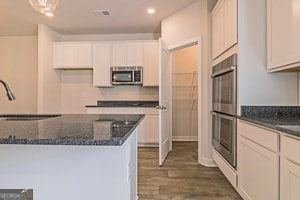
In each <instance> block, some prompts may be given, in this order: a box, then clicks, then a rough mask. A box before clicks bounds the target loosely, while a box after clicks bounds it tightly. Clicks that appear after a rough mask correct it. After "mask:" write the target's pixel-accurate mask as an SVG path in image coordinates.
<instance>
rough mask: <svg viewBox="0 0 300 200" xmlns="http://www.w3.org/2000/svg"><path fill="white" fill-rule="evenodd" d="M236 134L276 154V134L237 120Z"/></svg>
mask: <svg viewBox="0 0 300 200" xmlns="http://www.w3.org/2000/svg"><path fill="white" fill-rule="evenodd" d="M237 132H238V134H239V135H241V136H243V137H245V138H248V139H249V140H251V141H253V142H254V143H257V144H259V145H261V146H263V147H265V148H267V149H269V150H271V151H274V152H278V149H279V148H278V147H279V145H278V133H276V132H273V131H270V130H267V129H264V128H261V127H258V126H255V125H252V124H249V123H247V122H243V121H240V120H238V123H237Z"/></svg>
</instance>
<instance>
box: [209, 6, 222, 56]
mask: <svg viewBox="0 0 300 200" xmlns="http://www.w3.org/2000/svg"><path fill="white" fill-rule="evenodd" d="M223 4H224V1H223V0H220V1H219V2H218V3H217V5H216V7H215V8H214V10H213V12H212V46H213V48H212V51H213V58H216V57H217V56H218V55H220V54H221V53H222V51H223V46H224V27H223V26H224V25H223V23H224V22H223V20H224V6H223Z"/></svg>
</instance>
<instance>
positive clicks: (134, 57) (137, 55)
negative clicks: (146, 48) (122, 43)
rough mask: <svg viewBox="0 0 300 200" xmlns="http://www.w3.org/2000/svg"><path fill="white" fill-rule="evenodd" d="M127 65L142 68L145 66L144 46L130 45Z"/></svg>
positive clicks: (140, 44) (139, 44)
mask: <svg viewBox="0 0 300 200" xmlns="http://www.w3.org/2000/svg"><path fill="white" fill-rule="evenodd" d="M127 65H128V66H142V65H143V44H142V43H129V44H128V50H127Z"/></svg>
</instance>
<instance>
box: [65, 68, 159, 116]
mask: <svg viewBox="0 0 300 200" xmlns="http://www.w3.org/2000/svg"><path fill="white" fill-rule="evenodd" d="M92 73H93V71H92V70H61V74H60V77H61V91H62V92H61V102H62V103H61V109H62V111H61V112H62V113H86V109H85V106H86V105H96V104H97V101H98V100H157V99H158V89H157V88H155V87H153V88H151V87H150V88H143V87H141V86H116V87H114V88H97V87H94V86H93V84H92V78H93V75H92Z"/></svg>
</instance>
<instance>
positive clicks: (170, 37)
mask: <svg viewBox="0 0 300 200" xmlns="http://www.w3.org/2000/svg"><path fill="white" fill-rule="evenodd" d="M210 6H211V4H208V2H207V0H198V1H195V2H194V3H192V4H190V5H189V6H187V7H186V8H184V9H182V10H180V11H178V12H176V13H174V14H173V15H171V16H169V17H167V18H165V19H164V20H163V21H162V39H163V40H164V41H165V42H166V44H167V46H168V47H169V48H174V47H176V46H179V45H180V44H184V43H188V42H189V41H192V40H194V39H195V38H199V37H200V36H201V44H202V49H200V51H201V55H199V59H200V60H201V66H202V68H201V70H199V71H198V73H199V76H198V79H199V84H198V86H199V100H198V108H199V109H198V110H199V112H198V124H199V125H198V127H200V129H199V135H198V140H199V147H198V148H199V151H198V153H199V155H198V156H199V161H200V163H202V164H204V165H213V161H212V155H211V116H210V113H209V111H210V108H211V103H210V98H211V97H210V95H211V94H210V87H211V84H210V78H209V74H210V73H211V68H210V67H209V66H210V65H209V60H208V58H210V56H209V55H210V51H208V50H209V48H210V47H209V45H208V38H209V35H208V31H209V30H210V27H209V26H208V20H209V19H210V17H209V12H208V10H209V9H210V8H209V7H210ZM198 67H199V66H198Z"/></svg>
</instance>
